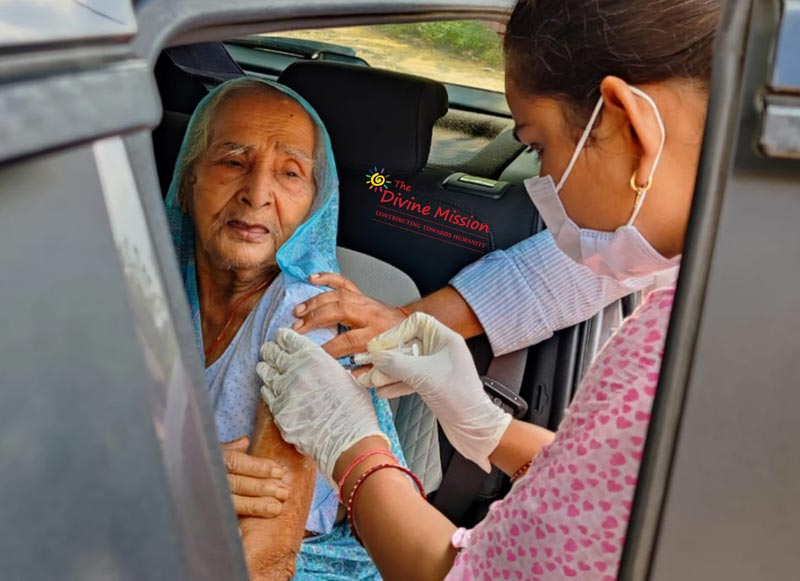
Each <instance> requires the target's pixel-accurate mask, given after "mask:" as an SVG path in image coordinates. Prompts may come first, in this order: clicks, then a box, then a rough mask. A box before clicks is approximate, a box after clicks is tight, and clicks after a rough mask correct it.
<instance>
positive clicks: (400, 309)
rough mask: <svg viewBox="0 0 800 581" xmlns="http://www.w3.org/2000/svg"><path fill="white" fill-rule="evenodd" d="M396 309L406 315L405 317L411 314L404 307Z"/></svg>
mask: <svg viewBox="0 0 800 581" xmlns="http://www.w3.org/2000/svg"><path fill="white" fill-rule="evenodd" d="M397 310H398V311H400V312H401V313H403V314H404V315H405V316H406V319H407V318H408V317H410V316H411V313H410V312H409V311H408V309H407V308H405V307H397Z"/></svg>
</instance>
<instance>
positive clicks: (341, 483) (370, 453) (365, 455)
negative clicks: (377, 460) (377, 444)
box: [339, 450, 397, 504]
mask: <svg viewBox="0 0 800 581" xmlns="http://www.w3.org/2000/svg"><path fill="white" fill-rule="evenodd" d="M378 454H383V455H384V456H389V458H391V459H392V460H394V461H395V462H397V457H396V456H395V455H394V454H392V453H391V452H390V451H389V450H369V451H367V452H364V453H363V454H361V456H359V457H358V458H356V459H355V460H353V462H352V463H351V464H350V466H348V467H347V470H345V471H344V474H343V475H342V477H341V478H340V479H339V502H341V503H342V504H344V499H343V498H342V488H344V483H345V480H347V477H348V476H350V473H351V472H352V471H353V470H354V469H355V467H356V466H358V465H359V464H361V463H362V462H363V461H364V460H366V459H367V458H369V457H370V456H377V455H378Z"/></svg>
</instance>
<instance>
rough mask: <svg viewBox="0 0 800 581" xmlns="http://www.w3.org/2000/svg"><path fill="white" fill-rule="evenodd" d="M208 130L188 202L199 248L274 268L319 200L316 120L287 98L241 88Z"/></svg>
mask: <svg viewBox="0 0 800 581" xmlns="http://www.w3.org/2000/svg"><path fill="white" fill-rule="evenodd" d="M210 129H211V133H210V143H209V147H208V149H207V150H206V151H205V153H204V154H203V155H202V156H200V158H199V159H198V161H197V163H196V164H195V167H194V178H195V182H194V188H193V193H192V196H191V199H190V201H189V212H190V214H191V216H192V219H193V221H194V224H195V229H196V231H197V237H198V242H199V243H200V245H199V247H202V248H203V249H205V251H206V252H207V253H208V255H209V258H210V260H211V262H212V264H214V265H215V266H217V267H219V268H226V269H262V268H264V269H268V268H271V267H273V266H274V265H275V264H276V263H275V253H276V251H277V250H278V248H280V246H281V245H282V244H283V243H284V242H286V240H288V238H289V237H290V236H291V235H292V233H293V232H294V231H295V229H296V228H297V227H298V226H299V225H300V224H302V223H303V221H304V220H305V219H306V217H307V215H308V212H309V210H310V208H311V204H312V201H313V199H314V193H315V185H314V178H313V171H312V170H313V158H314V145H315V130H314V124H313V122H312V121H311V118H310V117H309V116H308V114H307V113H306V112H305V110H304V109H303V108H302V107H301V106H300V105H299V104H298V103H296V102H295V101H294V100H292V99H290V98H288V97H281V96H274V97H273V96H268V95H263V94H258V93H242V94H238V95H233V96H231V97H230V98H229V99H228V100H227V101H225V102H224V103H222V105H220V106H219V108H218V109H217V110H216V112H215V114H214V119H213V121H212V123H211V127H210Z"/></svg>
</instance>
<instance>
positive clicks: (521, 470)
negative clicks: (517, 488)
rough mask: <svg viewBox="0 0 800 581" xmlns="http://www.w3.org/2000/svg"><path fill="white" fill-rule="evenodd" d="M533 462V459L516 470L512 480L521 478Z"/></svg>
mask: <svg viewBox="0 0 800 581" xmlns="http://www.w3.org/2000/svg"><path fill="white" fill-rule="evenodd" d="M532 463H533V460H529V461H528V462H526V463H525V464H523V465H522V468H520V469H519V470H517V471H516V472H514V475H513V476H512V477H511V482H512V483H513V482H516V481H517V480H519V479H520V478H521V477H522V475H523V474H525V473H526V472H527V471H528V470H529V469H530V467H531V464H532Z"/></svg>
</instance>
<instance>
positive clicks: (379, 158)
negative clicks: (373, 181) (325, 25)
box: [278, 61, 448, 174]
mask: <svg viewBox="0 0 800 581" xmlns="http://www.w3.org/2000/svg"><path fill="white" fill-rule="evenodd" d="M278 81H279V82H281V83H283V84H285V85H287V86H289V87H291V88H292V89H294V90H295V91H297V92H298V93H299V94H300V95H302V96H303V97H304V98H305V99H306V100H307V101H308V102H309V103H310V104H311V106H312V107H314V109H316V110H317V113H319V116H320V117H321V118H322V121H323V122H324V123H325V126H326V127H327V129H328V132H329V133H330V136H331V141H332V143H333V151H334V155H335V157H336V163H337V165H339V166H343V167H350V168H361V167H368V166H372V165H375V164H378V165H380V166H381V167H384V168H386V170H387V171H389V172H392V173H399V174H405V173H416V172H418V171H420V170H422V168H424V167H425V165H426V163H427V161H428V153H429V152H430V149H431V136H432V133H433V125H434V123H436V120H437V119H439V118H440V117H442V116H443V115H444V114H445V113H446V112H447V104H448V101H447V91H446V90H445V88H444V85H442V84H441V83H437V82H435V81H432V80H430V79H424V78H422V77H415V76H412V75H405V74H400V73H394V72H390V71H385V70H381V69H374V68H371V67H364V66H355V65H347V64H340V63H329V62H318V61H317V62H311V61H299V62H295V63H292V64H291V65H290V66H288V67H287V68H286V69H285V70H284V71H283V73H282V74H281V76H280V77H279V78H278Z"/></svg>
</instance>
